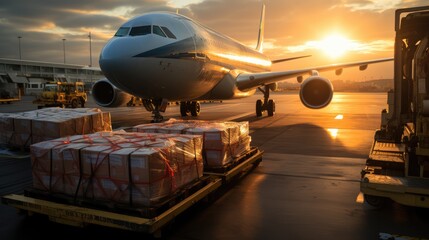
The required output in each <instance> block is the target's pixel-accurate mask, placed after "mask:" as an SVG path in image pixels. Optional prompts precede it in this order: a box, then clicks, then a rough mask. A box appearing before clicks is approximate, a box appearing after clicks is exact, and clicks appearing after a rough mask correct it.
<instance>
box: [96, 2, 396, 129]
mask: <svg viewBox="0 0 429 240" xmlns="http://www.w3.org/2000/svg"><path fill="white" fill-rule="evenodd" d="M264 22H265V5H263V6H262V11H261V18H260V24H259V33H258V41H257V46H256V48H255V49H252V48H250V47H247V46H245V45H243V44H241V43H239V42H238V41H236V40H234V39H232V38H230V37H228V36H225V35H223V34H220V33H218V32H216V31H214V30H212V29H210V28H208V27H205V26H203V25H202V24H200V23H198V22H197V21H195V20H192V19H190V18H188V17H185V16H183V15H180V14H177V13H171V12H151V13H146V14H143V15H141V16H137V17H135V18H132V19H130V20H129V21H127V22H125V23H124V24H123V25H122V26H121V27H119V29H118V30H117V32H116V34H115V35H114V36H113V37H112V39H110V40H109V41H108V42H107V43H106V45H105V46H104V47H103V49H102V51H101V53H100V59H99V64H100V68H101V70H102V72H103V73H104V75H105V77H106V79H102V80H99V81H97V82H96V83H95V84H94V86H93V88H92V94H93V97H94V99H95V101H96V103H97V104H98V105H100V106H103V107H118V106H121V105H124V104H125V103H126V102H128V101H129V100H130V98H131V96H132V95H134V96H137V97H140V98H141V99H143V106H144V107H145V108H146V110H147V111H150V112H152V114H153V122H160V121H163V116H162V115H161V112H165V110H166V108H167V105H168V102H180V113H181V116H183V117H184V116H188V115H192V116H198V115H199V113H200V110H201V106H200V103H199V101H202V100H227V99H235V98H243V97H248V96H251V95H253V94H254V93H255V91H256V89H259V90H260V91H261V92H262V93H263V95H264V97H263V100H261V99H260V100H257V102H256V116H258V117H260V116H262V113H263V112H267V115H268V116H273V115H274V114H275V102H274V100H273V99H270V91H275V90H276V89H277V83H278V82H279V81H283V80H285V79H287V78H293V77H296V78H297V80H298V82H300V83H301V87H300V92H299V96H300V100H301V102H302V103H303V104H304V105H305V106H306V107H308V108H312V109H319V108H323V107H325V106H327V105H328V104H329V103H330V102H331V100H332V97H333V91H334V90H333V86H332V84H331V82H330V81H329V80H328V79H326V78H324V77H322V76H320V75H319V72H320V71H328V70H335V72H336V74H337V75H339V74H341V73H342V70H343V68H347V67H353V66H358V67H359V69H360V70H365V69H366V68H367V66H368V64H373V63H380V62H386V61H392V60H393V58H383V59H376V60H370V61H361V62H352V63H346V64H338V65H328V66H321V67H311V68H304V69H297V70H288V71H277V72H272V71H271V66H272V65H273V64H276V63H279V62H284V61H290V60H294V59H298V58H303V57H309V56H299V57H292V58H285V59H278V60H270V58H269V57H268V56H266V55H264V54H263V41H264ZM303 75H310V76H309V77H308V78H306V79H305V80H304V81H303Z"/></svg>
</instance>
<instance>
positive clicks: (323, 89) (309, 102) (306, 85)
mask: <svg viewBox="0 0 429 240" xmlns="http://www.w3.org/2000/svg"><path fill="white" fill-rule="evenodd" d="M333 95H334V88H333V86H332V84H331V82H330V81H329V80H328V79H326V78H322V77H320V76H318V75H317V76H311V77H309V78H307V79H305V81H304V82H303V83H302V84H301V89H300V91H299V97H300V98H301V102H302V104H304V106H306V107H308V108H312V109H319V108H324V107H326V106H327V105H328V104H329V103H330V102H331V100H332V96H333Z"/></svg>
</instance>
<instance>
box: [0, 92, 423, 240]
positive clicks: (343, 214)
mask: <svg viewBox="0 0 429 240" xmlns="http://www.w3.org/2000/svg"><path fill="white" fill-rule="evenodd" d="M271 97H272V99H274V100H275V101H276V114H275V116H274V117H267V116H266V115H264V116H263V117H260V118H257V117H256V116H255V113H254V111H255V102H256V100H257V99H258V98H262V95H260V94H257V95H255V96H253V97H250V98H244V99H237V100H230V101H223V102H222V103H219V102H213V103H203V104H202V105H201V109H202V110H201V114H200V116H199V117H197V119H203V120H230V121H231V120H232V121H249V122H250V130H251V136H252V145H253V146H257V147H259V148H260V149H262V150H264V151H265V153H264V155H263V161H262V163H261V164H260V165H259V167H257V168H256V169H254V171H253V172H251V173H250V174H249V175H247V176H246V177H245V178H244V179H242V180H241V181H239V182H237V183H235V184H234V185H232V186H231V187H230V188H229V189H228V191H225V192H224V193H223V194H222V195H220V196H218V198H217V199H215V200H214V201H213V202H210V203H207V204H202V205H198V206H197V207H195V208H193V209H191V210H190V211H188V212H186V213H185V214H184V215H182V216H180V217H179V218H178V219H177V220H176V221H175V222H174V224H173V225H172V226H171V228H170V229H169V231H168V232H167V234H166V235H165V238H167V239H379V237H380V236H388V235H390V234H392V235H405V236H411V237H414V238H429V228H428V227H427V226H428V224H429V218H428V216H429V210H428V209H422V208H413V207H407V206H402V205H399V204H396V203H391V204H389V205H387V206H386V207H385V208H383V209H374V208H373V207H371V206H369V205H368V204H366V203H364V202H363V197H362V196H361V194H360V190H359V181H360V172H361V170H362V168H363V167H364V165H365V160H366V158H367V156H368V153H369V150H370V147H371V144H372V141H373V135H374V131H375V130H376V129H377V128H379V125H380V116H381V110H382V109H384V108H387V104H386V101H387V100H386V99H387V94H386V93H335V95H334V98H333V100H332V102H331V104H330V105H329V106H328V107H326V108H323V109H320V110H311V109H307V108H305V107H304V106H303V105H302V104H301V103H300V100H299V96H298V94H296V93H287V94H286V93H274V94H271ZM87 106H88V107H97V106H96V105H95V104H94V103H93V102H92V100H91V101H90V102H89V103H88V104H87ZM34 109H37V107H36V106H34V105H32V104H31V98H30V97H24V98H23V100H22V101H21V102H18V103H12V104H10V105H6V104H3V105H0V112H16V111H27V110H34ZM101 109H102V110H104V111H110V112H111V114H112V123H113V127H114V128H121V127H128V126H133V125H137V124H141V123H148V122H149V121H150V119H151V114H150V113H147V112H146V111H145V110H144V109H143V107H121V108H114V109H110V108H101ZM164 116H165V118H180V113H179V107H178V106H176V105H174V104H173V105H171V106H169V108H168V109H167V112H166V113H165V115H164ZM189 118H190V117H189ZM190 119H191V118H190ZM4 151H5V150H4V149H3V152H2V151H0V156H2V157H0V195H5V194H10V193H22V192H23V189H24V188H25V187H28V186H31V164H30V159H29V157H28V153H21V154H20V155H18V156H14V157H5V155H6V154H7V152H4ZM0 213H1V214H0V236H1V239H45V240H46V239H59V238H61V239H74V240H76V239H78V238H82V237H89V236H96V237H97V239H119V238H121V239H142V238H148V237H149V236H146V235H145V234H141V233H133V232H128V231H121V230H116V229H108V228H104V227H97V226H90V227H88V228H84V229H79V228H74V227H69V226H63V225H59V224H56V223H52V222H49V221H48V220H47V219H40V218H37V217H36V218H33V217H30V218H27V217H25V216H22V215H19V214H17V213H16V211H15V209H13V208H11V207H8V206H5V205H0Z"/></svg>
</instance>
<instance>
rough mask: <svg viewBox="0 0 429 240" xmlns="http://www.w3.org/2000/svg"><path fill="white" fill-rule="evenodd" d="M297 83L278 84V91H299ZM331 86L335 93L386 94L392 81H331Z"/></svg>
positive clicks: (391, 87) (390, 87) (391, 85)
mask: <svg viewBox="0 0 429 240" xmlns="http://www.w3.org/2000/svg"><path fill="white" fill-rule="evenodd" d="M300 85H301V84H299V83H291V82H282V83H279V91H284V90H285V91H294V90H299V86H300ZM332 85H333V86H334V89H335V91H336V92H387V91H389V90H390V89H393V79H377V80H369V81H363V82H354V81H344V80H333V81H332Z"/></svg>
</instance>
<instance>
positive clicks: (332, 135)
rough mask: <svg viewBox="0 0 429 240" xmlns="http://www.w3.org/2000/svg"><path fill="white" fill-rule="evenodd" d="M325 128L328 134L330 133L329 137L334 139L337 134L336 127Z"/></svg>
mask: <svg viewBox="0 0 429 240" xmlns="http://www.w3.org/2000/svg"><path fill="white" fill-rule="evenodd" d="M326 130H328V133H329V135H331V137H332V138H333V139H336V138H337V135H338V128H328V129H326Z"/></svg>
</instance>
